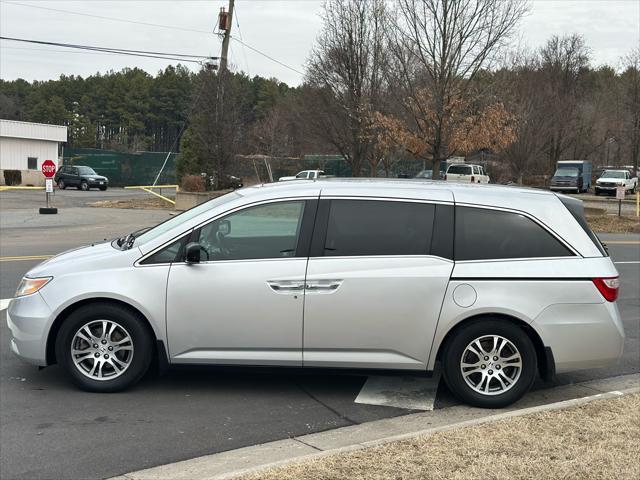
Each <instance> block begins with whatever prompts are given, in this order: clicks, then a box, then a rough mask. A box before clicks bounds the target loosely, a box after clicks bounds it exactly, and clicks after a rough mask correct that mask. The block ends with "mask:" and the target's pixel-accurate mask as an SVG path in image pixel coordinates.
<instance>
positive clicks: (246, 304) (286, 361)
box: [167, 200, 317, 366]
mask: <svg viewBox="0 0 640 480" xmlns="http://www.w3.org/2000/svg"><path fill="white" fill-rule="evenodd" d="M316 204H317V201H315V200H308V201H307V200H291V201H281V202H271V203H265V204H261V205H257V206H252V207H246V208H244V209H241V210H238V211H236V212H234V213H231V214H229V215H226V216H225V217H223V218H219V219H216V220H214V221H211V222H209V223H208V224H205V225H204V226H202V227H201V228H198V229H196V230H195V231H194V233H193V234H192V237H191V239H190V241H196V242H198V243H199V244H200V246H201V262H200V263H195V264H187V263H181V262H178V263H174V264H172V266H171V269H170V271H169V279H168V284H167V335H168V342H169V353H170V356H171V361H172V362H174V363H216V364H229V365H233V364H236V365H237V364H247V365H297V366H299V365H301V363H302V314H303V310H302V309H303V301H304V277H305V269H306V264H307V255H308V243H309V235H308V234H303V232H304V231H306V230H307V229H311V228H312V223H313V217H314V214H315V207H316ZM305 239H307V240H305Z"/></svg>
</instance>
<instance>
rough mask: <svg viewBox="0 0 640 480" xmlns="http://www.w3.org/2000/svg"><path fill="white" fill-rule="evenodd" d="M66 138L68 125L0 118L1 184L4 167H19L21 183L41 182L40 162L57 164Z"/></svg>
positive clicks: (0, 183)
mask: <svg viewBox="0 0 640 480" xmlns="http://www.w3.org/2000/svg"><path fill="white" fill-rule="evenodd" d="M66 141H67V127H63V126H60V125H45V124H43V123H30V122H17V121H14V120H2V119H0V185H4V184H5V170H19V171H20V172H21V175H22V185H34V186H41V185H44V175H43V174H42V171H41V170H40V168H41V166H42V162H44V161H45V160H53V161H54V162H55V163H56V165H58V163H59V162H58V158H59V157H60V156H61V153H62V144H63V143H64V142H66Z"/></svg>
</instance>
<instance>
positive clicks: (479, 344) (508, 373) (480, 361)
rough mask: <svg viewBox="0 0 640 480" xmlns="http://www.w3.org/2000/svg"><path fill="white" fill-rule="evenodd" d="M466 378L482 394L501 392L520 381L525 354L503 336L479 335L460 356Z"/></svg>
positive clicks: (470, 385)
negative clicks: (522, 354) (523, 355)
mask: <svg viewBox="0 0 640 480" xmlns="http://www.w3.org/2000/svg"><path fill="white" fill-rule="evenodd" d="M460 371H461V373H462V378H464V381H465V382H466V383H467V385H468V386H469V387H471V388H472V389H473V390H474V391H476V392H478V393H480V394H482V395H500V394H502V393H505V392H507V391H508V390H510V389H511V388H513V386H514V385H515V384H516V383H517V382H518V379H519V378H520V373H521V372H522V356H521V354H520V352H519V351H518V349H517V348H516V346H515V345H514V344H513V343H512V342H510V341H509V340H508V339H506V338H504V337H502V336H500V335H485V336H482V337H478V338H476V339H475V340H473V341H472V342H470V343H469V345H467V347H466V348H465V349H464V351H463V353H462V357H461V359H460Z"/></svg>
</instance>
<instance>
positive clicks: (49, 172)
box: [40, 160, 58, 214]
mask: <svg viewBox="0 0 640 480" xmlns="http://www.w3.org/2000/svg"><path fill="white" fill-rule="evenodd" d="M41 169H42V174H43V175H44V176H45V180H44V187H45V188H44V190H45V195H46V196H47V206H46V207H44V208H40V213H42V214H52V213H58V209H57V208H55V207H50V206H49V194H50V193H53V176H54V175H55V174H56V164H55V162H54V161H53V160H45V161H44V162H42V167H41Z"/></svg>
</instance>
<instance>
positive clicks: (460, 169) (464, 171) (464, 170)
mask: <svg viewBox="0 0 640 480" xmlns="http://www.w3.org/2000/svg"><path fill="white" fill-rule="evenodd" d="M447 173H453V174H456V175H471V167H470V166H468V165H451V166H450V167H449V170H447Z"/></svg>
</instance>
